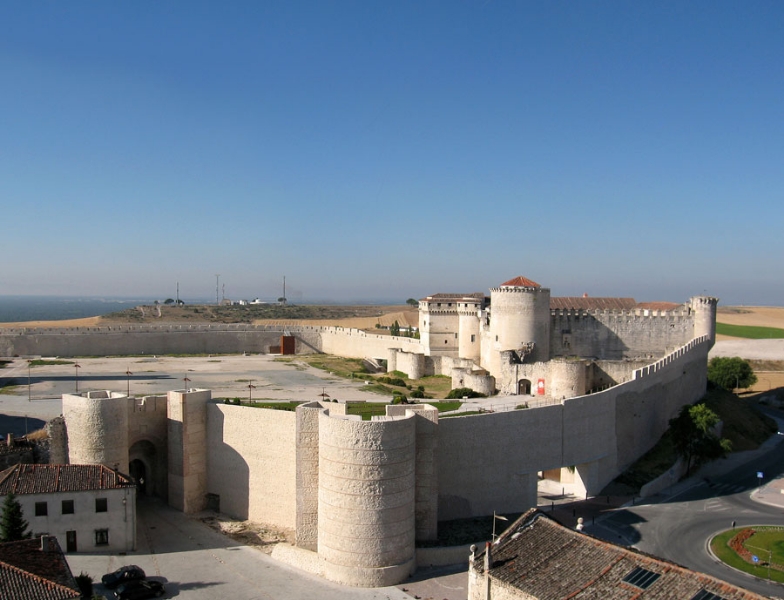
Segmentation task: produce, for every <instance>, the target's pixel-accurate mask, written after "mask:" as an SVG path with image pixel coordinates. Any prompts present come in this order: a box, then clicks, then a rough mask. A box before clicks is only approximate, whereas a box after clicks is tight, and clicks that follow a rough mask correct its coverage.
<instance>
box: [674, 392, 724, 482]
mask: <svg viewBox="0 0 784 600" xmlns="http://www.w3.org/2000/svg"><path fill="white" fill-rule="evenodd" d="M718 422H719V416H718V415H717V414H716V413H715V412H713V411H712V410H711V409H710V408H708V407H707V406H706V405H705V404H694V405H692V406H684V407H683V408H681V412H680V413H679V414H678V416H677V417H675V418H674V419H671V420H670V434H671V435H672V437H673V441H674V443H675V450H676V452H677V453H678V455H679V456H681V457H682V458H683V459H684V460H685V461H686V472H687V473H688V472H689V471H690V470H691V467H692V462H693V463H694V464H700V463H702V462H704V461H706V460H711V459H714V458H719V457H720V456H724V455H725V454H726V453H727V452H730V451H731V450H732V444H731V443H730V441H729V440H726V439H719V437H718V436H717V435H716V434H714V433H713V428H714V427H715V426H716V424H717V423H718Z"/></svg>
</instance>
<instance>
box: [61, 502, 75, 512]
mask: <svg viewBox="0 0 784 600" xmlns="http://www.w3.org/2000/svg"><path fill="white" fill-rule="evenodd" d="M62 513H63V514H64V515H72V514H74V501H73V500H63V505H62Z"/></svg>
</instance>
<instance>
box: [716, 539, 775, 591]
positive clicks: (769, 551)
mask: <svg viewBox="0 0 784 600" xmlns="http://www.w3.org/2000/svg"><path fill="white" fill-rule="evenodd" d="M747 529H748V528H747ZM753 529H754V530H755V532H756V533H754V535H752V536H751V537H750V538H749V539H747V540H746V541H745V542H744V543H743V546H744V548H745V549H746V550H748V551H749V552H750V553H751V554H754V555H756V556H757V557H758V558H759V563H757V564H756V565H755V564H754V563H749V562H747V561H745V560H744V559H743V558H741V557H740V556H738V554H737V552H735V550H733V549H732V548H730V546H729V542H730V540H731V539H732V538H733V537H735V536H736V535H737V534H738V533H740V532H741V531H742V530H743V528H736V529H728V530H727V531H724V532H722V533H720V534H718V535H716V536H714V537H713V539H712V540H711V541H710V547H711V550H712V551H713V553H714V554H715V555H716V557H717V558H718V559H719V560H720V561H721V562H723V563H724V564H726V565H729V566H730V567H733V568H735V569H738V570H739V571H743V572H744V573H748V574H749V575H753V576H754V577H759V578H760V579H768V577H770V579H771V580H772V581H776V582H778V583H784V572H782V571H780V570H779V569H777V568H775V567H771V568H768V561H769V560H770V562H771V563H772V565H776V566H778V567H779V568H784V528H781V527H753Z"/></svg>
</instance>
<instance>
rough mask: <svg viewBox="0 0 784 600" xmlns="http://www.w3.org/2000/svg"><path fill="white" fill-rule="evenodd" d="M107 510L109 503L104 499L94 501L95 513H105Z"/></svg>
mask: <svg viewBox="0 0 784 600" xmlns="http://www.w3.org/2000/svg"><path fill="white" fill-rule="evenodd" d="M107 510H109V502H108V501H107V500H106V498H96V499H95V512H97V513H98V512H106V511H107Z"/></svg>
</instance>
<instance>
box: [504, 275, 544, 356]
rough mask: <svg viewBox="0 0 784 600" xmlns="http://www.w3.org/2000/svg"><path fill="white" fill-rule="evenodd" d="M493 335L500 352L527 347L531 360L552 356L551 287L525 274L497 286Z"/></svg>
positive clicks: (525, 349)
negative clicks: (543, 285) (532, 279)
mask: <svg viewBox="0 0 784 600" xmlns="http://www.w3.org/2000/svg"><path fill="white" fill-rule="evenodd" d="M490 312H491V316H490V334H491V336H492V340H493V342H494V344H495V349H496V350H497V351H504V350H515V351H520V350H523V349H524V351H525V353H526V354H527V355H528V356H530V359H529V360H531V361H533V362H537V361H547V360H549V359H550V290H549V289H547V288H543V287H542V286H541V285H539V284H538V283H536V282H535V281H531V280H530V279H526V278H525V277H515V278H514V279H510V280H509V281H507V282H505V283H502V284H501V285H500V286H499V287H497V288H493V289H492V290H491V295H490Z"/></svg>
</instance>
